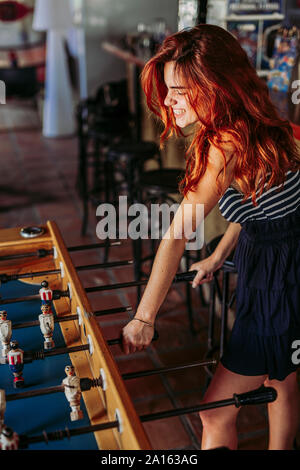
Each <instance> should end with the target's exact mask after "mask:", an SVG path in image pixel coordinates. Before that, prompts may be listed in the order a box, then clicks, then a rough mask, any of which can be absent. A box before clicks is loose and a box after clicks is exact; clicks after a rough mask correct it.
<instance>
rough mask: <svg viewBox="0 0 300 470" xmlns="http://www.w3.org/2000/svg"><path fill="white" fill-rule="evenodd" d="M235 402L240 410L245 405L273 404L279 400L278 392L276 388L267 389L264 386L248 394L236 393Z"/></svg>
mask: <svg viewBox="0 0 300 470" xmlns="http://www.w3.org/2000/svg"><path fill="white" fill-rule="evenodd" d="M233 397H234V400H235V406H236V407H237V408H239V407H240V406H245V405H260V404H262V403H271V402H272V401H275V400H276V398H277V392H276V390H275V388H272V387H265V386H264V385H262V386H261V387H259V388H257V389H256V390H251V391H250V392H246V393H239V394H237V393H235V394H234V395H233Z"/></svg>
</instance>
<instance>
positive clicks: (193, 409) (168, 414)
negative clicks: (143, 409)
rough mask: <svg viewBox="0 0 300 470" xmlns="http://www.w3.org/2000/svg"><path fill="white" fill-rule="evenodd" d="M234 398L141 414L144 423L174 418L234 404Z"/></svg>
mask: <svg viewBox="0 0 300 470" xmlns="http://www.w3.org/2000/svg"><path fill="white" fill-rule="evenodd" d="M234 404H235V400H234V398H227V399H225V400H220V401H215V402H211V403H205V404H203V405H196V406H189V407H186V408H177V409H175V410H167V411H160V412H158V413H150V414H146V415H142V416H140V420H141V421H142V423H146V422H147V421H155V420H157V419H165V418H172V417H174V416H180V415H184V414H190V413H198V412H199V411H204V410H210V409H212V408H221V407H223V406H230V405H234Z"/></svg>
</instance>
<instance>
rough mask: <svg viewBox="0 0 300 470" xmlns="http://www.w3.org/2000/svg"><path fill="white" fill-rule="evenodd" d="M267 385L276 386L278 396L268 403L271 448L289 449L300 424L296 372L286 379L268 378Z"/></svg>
mask: <svg viewBox="0 0 300 470" xmlns="http://www.w3.org/2000/svg"><path fill="white" fill-rule="evenodd" d="M265 385H266V386H269V387H274V388H275V389H276V391H277V398H276V400H275V401H274V402H272V403H269V404H268V413H269V430H270V431H269V449H270V450H289V449H292V448H293V442H294V439H295V437H296V433H297V430H298V426H299V388H298V383H297V376H296V372H293V373H292V374H289V375H288V376H287V377H286V378H285V379H284V380H282V381H279V380H266V381H265Z"/></svg>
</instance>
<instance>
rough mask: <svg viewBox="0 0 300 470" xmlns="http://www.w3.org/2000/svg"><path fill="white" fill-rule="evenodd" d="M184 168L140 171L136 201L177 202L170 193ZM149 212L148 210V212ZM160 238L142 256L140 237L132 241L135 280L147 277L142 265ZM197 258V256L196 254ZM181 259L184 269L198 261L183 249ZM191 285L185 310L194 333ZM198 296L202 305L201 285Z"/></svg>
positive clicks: (150, 255) (138, 294)
mask: <svg viewBox="0 0 300 470" xmlns="http://www.w3.org/2000/svg"><path fill="white" fill-rule="evenodd" d="M183 173H184V170H183V169H182V168H163V169H157V170H151V171H146V172H144V173H142V175H141V177H140V180H139V185H138V190H137V201H138V202H139V203H142V204H145V205H149V204H165V203H167V204H169V205H170V206H171V205H173V204H176V203H178V200H176V199H177V198H176V197H174V196H172V195H176V194H177V195H179V192H178V183H179V181H180V179H181V178H182V176H183ZM148 213H149V212H148ZM159 242H160V240H159V239H158V240H157V239H156V240H154V239H151V241H150V253H149V254H148V255H147V256H143V243H142V239H141V238H138V239H137V240H135V241H134V243H133V251H134V260H135V266H134V268H135V277H136V280H140V279H141V278H142V277H148V274H146V273H145V272H144V270H143V265H144V263H146V262H147V261H150V262H151V264H152V262H153V260H154V256H155V252H156V248H157V246H158V244H159ZM198 258H199V256H198ZM183 259H184V260H185V270H188V269H189V266H190V265H191V262H194V261H198V259H193V257H192V256H191V254H190V252H189V251H188V250H185V252H184V255H183ZM137 289H138V292H137V298H138V301H139V299H140V296H141V288H140V287H138V288H137ZM191 289H192V287H191V285H190V283H189V282H187V283H186V291H185V295H186V302H187V310H188V315H189V322H190V328H191V331H192V332H193V333H195V332H196V331H195V326H194V312H193V307H192V295H191V292H192V291H191ZM199 292H200V298H201V302H202V305H206V301H205V299H204V295H203V291H202V286H200V287H199Z"/></svg>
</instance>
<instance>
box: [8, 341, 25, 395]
mask: <svg viewBox="0 0 300 470" xmlns="http://www.w3.org/2000/svg"><path fill="white" fill-rule="evenodd" d="M7 360H8V365H9V368H10V370H11V372H12V373H13V376H14V387H15V388H22V387H24V378H23V375H22V372H23V367H24V351H23V350H22V349H20V348H19V343H18V341H15V340H14V341H11V342H10V351H9V352H8V354H7Z"/></svg>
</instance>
